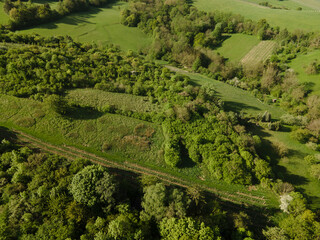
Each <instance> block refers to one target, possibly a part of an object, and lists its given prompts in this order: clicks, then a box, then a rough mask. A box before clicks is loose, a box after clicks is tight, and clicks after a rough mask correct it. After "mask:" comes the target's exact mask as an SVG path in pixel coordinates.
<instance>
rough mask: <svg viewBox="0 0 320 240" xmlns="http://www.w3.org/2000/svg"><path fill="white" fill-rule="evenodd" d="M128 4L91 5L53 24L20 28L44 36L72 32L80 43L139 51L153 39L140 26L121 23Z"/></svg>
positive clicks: (70, 34)
mask: <svg viewBox="0 0 320 240" xmlns="http://www.w3.org/2000/svg"><path fill="white" fill-rule="evenodd" d="M125 6H126V4H125V3H123V2H119V3H116V4H113V5H112V6H111V5H110V6H107V7H103V8H91V9H90V10H89V11H87V12H81V13H75V14H71V15H69V16H66V17H64V18H62V19H60V20H58V21H55V22H53V23H48V24H43V25H40V26H37V27H35V28H31V29H27V30H23V31H20V32H22V33H37V34H40V35H43V36H54V35H69V36H71V37H72V38H73V39H74V40H76V41H80V42H95V43H97V44H98V45H102V46H105V45H107V44H114V45H119V46H120V47H121V48H122V49H123V50H125V51H127V50H130V49H131V50H136V51H137V50H139V49H141V48H144V47H146V46H148V45H149V44H150V43H151V39H150V38H149V37H148V36H147V35H146V34H144V33H143V32H141V31H140V30H139V29H138V28H132V27H126V26H124V25H122V24H121V23H120V10H121V9H122V8H124V7H125Z"/></svg>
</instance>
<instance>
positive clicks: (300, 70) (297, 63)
mask: <svg viewBox="0 0 320 240" xmlns="http://www.w3.org/2000/svg"><path fill="white" fill-rule="evenodd" d="M316 59H317V60H318V62H319V63H320V50H315V51H313V52H310V53H308V54H304V55H298V56H297V57H296V58H295V59H293V60H292V61H291V63H289V66H290V67H291V68H292V69H293V70H294V71H295V72H296V73H297V74H298V75H297V77H298V79H299V81H300V82H311V83H312V84H313V87H312V90H313V93H314V94H317V95H320V74H316V75H310V74H307V73H306V71H305V67H306V66H308V65H309V64H310V63H311V62H313V61H314V60H316Z"/></svg>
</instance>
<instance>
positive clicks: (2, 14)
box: [0, 2, 9, 24]
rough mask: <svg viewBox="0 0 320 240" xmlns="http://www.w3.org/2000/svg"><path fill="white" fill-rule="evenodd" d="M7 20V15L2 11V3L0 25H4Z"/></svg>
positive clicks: (1, 5) (0, 3)
mask: <svg viewBox="0 0 320 240" xmlns="http://www.w3.org/2000/svg"><path fill="white" fill-rule="evenodd" d="M8 20H9V17H8V15H7V14H6V13H5V12H4V11H3V2H0V24H6V23H7V22H8Z"/></svg>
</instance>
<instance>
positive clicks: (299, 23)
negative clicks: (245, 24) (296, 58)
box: [193, 0, 320, 31]
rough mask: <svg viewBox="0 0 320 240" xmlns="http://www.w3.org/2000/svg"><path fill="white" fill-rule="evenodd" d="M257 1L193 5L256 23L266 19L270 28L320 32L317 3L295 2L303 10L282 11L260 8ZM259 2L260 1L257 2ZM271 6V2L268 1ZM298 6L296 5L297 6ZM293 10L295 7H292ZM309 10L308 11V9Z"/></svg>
mask: <svg viewBox="0 0 320 240" xmlns="http://www.w3.org/2000/svg"><path fill="white" fill-rule="evenodd" d="M254 2H257V1H253V0H252V1H246V0H194V1H193V4H194V6H195V7H197V8H198V9H199V10H203V11H215V10H219V11H224V12H233V13H235V14H241V15H243V16H244V17H246V18H248V19H252V20H255V21H258V20H260V19H263V18H264V19H266V20H267V21H268V22H269V23H270V25H271V26H279V27H280V28H282V29H283V28H287V29H288V30H291V31H292V30H295V29H303V30H306V31H317V30H320V27H319V19H320V12H319V9H320V4H319V1H315V0H313V1H312V0H309V1H306V3H304V1H296V2H298V4H300V5H301V7H302V8H303V10H301V11H298V10H284V9H271V8H268V7H264V6H260V5H259V4H257V3H254ZM259 2H260V1H259ZM268 2H270V3H271V4H272V3H273V1H272V2H271V1H268ZM279 4H280V5H281V4H283V5H284V6H286V5H288V8H290V6H291V7H293V6H295V5H294V1H289V0H288V1H281V3H280V2H279ZM297 6H298V5H297ZM294 8H295V7H294ZM308 8H309V9H308Z"/></svg>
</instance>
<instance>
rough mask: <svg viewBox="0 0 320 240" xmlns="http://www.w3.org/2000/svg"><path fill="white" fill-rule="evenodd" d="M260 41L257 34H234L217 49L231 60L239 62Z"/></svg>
mask: <svg viewBox="0 0 320 240" xmlns="http://www.w3.org/2000/svg"><path fill="white" fill-rule="evenodd" d="M259 42H260V41H259V40H258V38H257V36H252V35H246V34H232V35H230V36H228V38H227V39H226V40H225V41H224V42H223V43H222V45H221V47H219V48H218V49H216V52H218V53H220V55H222V56H224V57H226V58H228V59H229V60H230V61H234V62H239V61H240V60H241V59H242V58H243V57H244V56H245V55H246V54H247V53H248V52H249V51H250V50H251V49H252V48H253V47H254V46H256V45H257V44H258V43H259Z"/></svg>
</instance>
